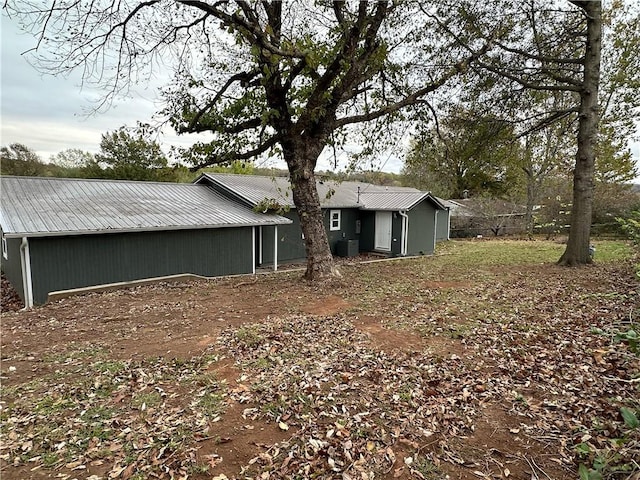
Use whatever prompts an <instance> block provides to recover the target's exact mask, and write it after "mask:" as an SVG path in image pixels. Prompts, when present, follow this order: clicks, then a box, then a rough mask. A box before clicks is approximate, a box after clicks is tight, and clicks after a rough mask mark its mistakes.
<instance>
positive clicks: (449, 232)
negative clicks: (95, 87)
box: [447, 208, 451, 240]
mask: <svg viewBox="0 0 640 480" xmlns="http://www.w3.org/2000/svg"><path fill="white" fill-rule="evenodd" d="M447 240H451V209H450V208H447Z"/></svg>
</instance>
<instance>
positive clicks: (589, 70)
mask: <svg viewBox="0 0 640 480" xmlns="http://www.w3.org/2000/svg"><path fill="white" fill-rule="evenodd" d="M573 3H574V4H576V5H578V6H579V7H580V8H582V9H583V10H584V13H585V15H586V17H587V42H586V43H587V44H586V52H585V59H584V81H583V85H582V90H581V92H580V112H579V124H578V152H577V154H576V165H575V169H574V173H573V206H572V209H571V229H570V230H569V241H568V242H567V248H566V250H565V251H564V253H563V254H562V257H560V260H558V264H560V265H568V266H573V265H584V264H588V263H591V256H590V255H589V239H590V235H591V211H592V202H593V172H594V165H595V149H594V147H595V143H596V135H597V133H598V120H599V112H598V87H599V84H600V56H601V46H602V4H601V2H600V1H592V0H584V1H574V2H573Z"/></svg>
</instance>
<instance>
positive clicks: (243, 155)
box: [189, 135, 280, 172]
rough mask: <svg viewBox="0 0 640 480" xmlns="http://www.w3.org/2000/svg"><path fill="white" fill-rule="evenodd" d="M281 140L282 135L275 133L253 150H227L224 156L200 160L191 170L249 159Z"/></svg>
mask: <svg viewBox="0 0 640 480" xmlns="http://www.w3.org/2000/svg"><path fill="white" fill-rule="evenodd" d="M279 141H280V137H279V136H278V135H274V136H273V137H270V138H268V139H267V140H265V141H264V142H262V143H261V144H260V145H258V146H257V147H256V148H254V149H253V150H247V151H246V152H227V153H225V154H224V155H222V156H217V157H211V158H208V159H207V160H205V161H204V162H200V163H198V164H197V165H194V166H193V167H191V168H189V170H190V171H192V172H195V171H197V170H200V169H201V168H204V167H208V166H209V165H217V164H220V163H226V162H233V161H234V160H249V159H251V158H254V157H257V156H258V155H260V154H262V153H264V152H266V151H267V150H269V149H270V148H271V147H273V146H274V145H276V144H277V143H278V142H279Z"/></svg>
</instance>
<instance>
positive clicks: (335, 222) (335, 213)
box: [329, 210, 341, 231]
mask: <svg viewBox="0 0 640 480" xmlns="http://www.w3.org/2000/svg"><path fill="white" fill-rule="evenodd" d="M330 213H331V217H330V218H331V221H330V224H329V230H331V231H334V230H340V213H341V212H340V210H331V212H330Z"/></svg>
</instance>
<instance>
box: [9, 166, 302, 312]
mask: <svg viewBox="0 0 640 480" xmlns="http://www.w3.org/2000/svg"><path fill="white" fill-rule="evenodd" d="M0 188H1V200H2V203H1V208H0V229H1V233H2V271H3V272H4V273H5V275H6V276H7V278H8V280H9V281H10V282H11V283H12V285H13V286H14V287H15V289H16V291H17V292H18V294H19V295H20V296H21V297H22V299H23V300H24V302H25V306H27V307H29V306H32V305H34V304H42V303H45V302H46V301H47V298H48V295H49V294H50V293H52V292H58V291H63V290H69V289H77V288H83V287H90V286H96V285H105V284H112V283H119V282H128V281H133V280H141V279H150V278H162V277H168V276H174V275H183V274H194V275H202V276H206V277H213V276H220V275H232V274H247V273H249V274H250V273H253V272H255V268H256V264H257V259H258V258H259V257H261V256H262V257H264V256H268V254H269V253H268V252H265V251H264V248H266V245H267V239H266V238H265V237H264V236H263V237H262V240H263V241H262V243H261V244H260V245H258V242H257V239H258V231H261V232H262V233H263V234H264V232H263V231H262V229H267V228H268V229H269V232H270V233H271V234H272V235H273V236H274V238H272V239H271V244H272V245H273V244H277V242H276V241H275V237H277V236H279V232H278V228H284V227H287V224H289V223H291V220H288V219H286V218H284V217H281V216H278V215H274V214H262V213H256V212H254V211H253V210H252V209H251V208H249V207H247V206H245V205H242V204H241V203H238V202H234V201H231V200H229V199H228V198H226V197H224V196H223V195H220V194H219V193H217V192H216V191H215V190H214V189H213V188H211V187H209V186H207V185H206V184H202V183H201V184H172V183H154V182H131V181H105V180H79V179H63V178H38V177H9V176H3V177H0ZM272 257H273V254H272ZM276 258H277V256H276ZM274 267H275V268H277V263H274Z"/></svg>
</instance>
